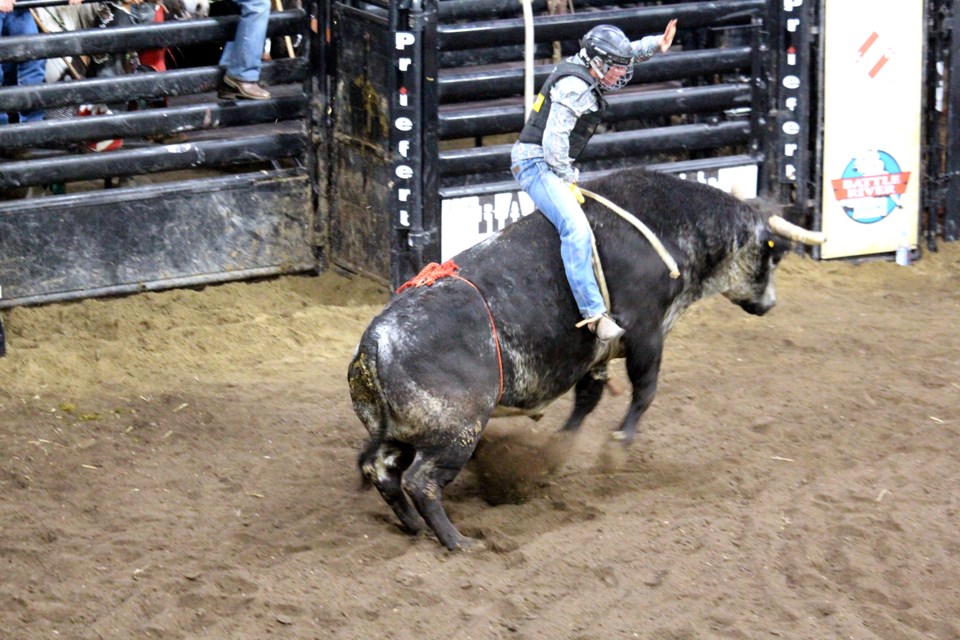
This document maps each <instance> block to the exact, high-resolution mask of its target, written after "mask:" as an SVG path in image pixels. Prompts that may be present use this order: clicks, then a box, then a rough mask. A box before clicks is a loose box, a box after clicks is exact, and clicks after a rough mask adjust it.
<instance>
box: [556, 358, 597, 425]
mask: <svg viewBox="0 0 960 640" xmlns="http://www.w3.org/2000/svg"><path fill="white" fill-rule="evenodd" d="M606 382H607V367H606V365H604V366H602V367H597V368H596V369H594V370H592V371H588V372H587V375H585V376H583V377H582V378H580V380H579V381H578V382H577V386H576V391H575V399H574V403H573V411H572V412H571V413H570V417H569V418H567V421H566V423H564V425H563V427H561V428H560V430H561V431H563V432H565V433H576V432H577V431H579V430H580V427H581V425H583V421H584V419H585V418H586V417H587V416H588V415H590V412H591V411H593V410H594V409H595V408H596V407H597V404H598V403H599V402H600V398H601V397H603V387H604V385H605V384H606Z"/></svg>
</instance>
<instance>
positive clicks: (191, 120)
mask: <svg viewBox="0 0 960 640" xmlns="http://www.w3.org/2000/svg"><path fill="white" fill-rule="evenodd" d="M307 106H308V105H307V97H306V96H304V95H294V96H285V97H279V98H271V99H269V100H258V101H246V102H218V103H212V104H197V105H188V106H185V107H172V108H168V109H164V110H163V113H162V117H158V116H157V112H156V111H133V112H130V113H124V114H114V115H102V116H97V117H95V118H75V119H67V120H47V121H40V122H30V123H26V124H21V125H9V126H5V127H0V149H27V148H31V147H44V146H48V145H61V146H62V145H64V144H69V143H75V142H85V141H90V140H106V139H110V138H128V137H144V136H152V135H159V134H167V133H174V132H184V131H195V130H200V129H213V128H217V127H231V126H239V125H248V124H260V123H265V122H277V121H279V120H294V119H301V118H303V117H304V116H305V115H306V113H307ZM2 172H3V167H2V166H0V173H2Z"/></svg>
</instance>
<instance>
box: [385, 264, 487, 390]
mask: <svg viewBox="0 0 960 640" xmlns="http://www.w3.org/2000/svg"><path fill="white" fill-rule="evenodd" d="M459 270H460V267H459V266H458V265H457V263H455V262H454V261H453V260H452V259H451V260H447V261H446V262H444V263H443V264H437V263H436V262H431V263H430V264H428V265H427V266H425V267H424V268H423V269H421V270H420V273H418V274H417V275H415V276H414V277H412V278H410V279H409V280H407V281H406V282H405V283H403V284H402V285H400V288H398V289H397V294H400V293H402V292H404V291H406V290H407V289H412V288H414V287H431V286H433V283H434V282H436V281H437V280H440V279H442V278H454V279H456V280H460V281H461V282H466V283H467V284H468V285H470V286H471V287H473V290H474V291H476V292H477V295H479V296H480V299H481V300H482V301H483V306H485V307H486V308H487V316H488V317H489V318H490V328H491V330H492V331H493V344H494V346H496V348H497V369H498V370H499V371H500V392H499V393H498V394H497V404H499V403H500V398H502V397H503V357H502V356H501V355H500V336H499V335H497V323H496V322H494V320H493V311H492V310H491V309H490V303H489V302H487V298H486V297H485V296H484V295H483V293H481V291H480V289H478V288H477V285H475V284H473V283H472V282H470V281H469V280H467V279H466V278H464V277H463V276H461V275H458V274H457V271H459Z"/></svg>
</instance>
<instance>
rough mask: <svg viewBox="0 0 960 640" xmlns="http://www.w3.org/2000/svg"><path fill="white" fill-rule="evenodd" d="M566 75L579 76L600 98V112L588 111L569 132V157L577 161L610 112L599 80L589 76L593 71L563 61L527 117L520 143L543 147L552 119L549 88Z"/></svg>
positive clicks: (546, 83)
mask: <svg viewBox="0 0 960 640" xmlns="http://www.w3.org/2000/svg"><path fill="white" fill-rule="evenodd" d="M564 76H576V77H578V78H580V79H581V80H583V81H584V82H586V83H587V84H588V85H590V90H591V91H593V93H594V96H595V97H596V98H597V110H596V111H588V112H586V113H584V114H583V115H582V116H580V117H579V118H578V119H577V123H576V124H575V125H574V126H573V131H571V132H570V157H571V158H572V159H574V160H576V159H577V156H579V155H580V153H581V152H582V151H583V148H584V147H586V146H587V142H588V141H589V140H590V137H591V136H593V132H594V131H596V130H597V126H598V125H599V124H600V121H601V120H603V113H604V112H605V111H606V110H607V101H606V100H604V98H603V94H601V92H600V85H599V83H598V82H597V79H596V78H594V77H593V76H592V75H590V70H589V69H588V68H587V67H584V66H583V65H579V64H575V63H573V62H566V61H564V62H561V63H560V64H558V65H557V68H556V69H554V71H553V73H551V74H550V77H549V78H547V81H546V82H545V83H543V87H542V88H541V89H540V94H539V95H538V96H537V99H536V100H534V101H533V111H532V112H531V113H530V117H529V118H527V123H526V124H525V125H523V130H522V131H521V132H520V142H529V143H532V144H543V132H544V130H545V129H546V127H547V118H549V117H550V106H551V100H550V89H552V88H553V85H554V84H556V83H557V81H558V80H559V79H560V78H563V77H564Z"/></svg>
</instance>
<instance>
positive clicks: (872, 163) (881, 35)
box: [820, 0, 924, 258]
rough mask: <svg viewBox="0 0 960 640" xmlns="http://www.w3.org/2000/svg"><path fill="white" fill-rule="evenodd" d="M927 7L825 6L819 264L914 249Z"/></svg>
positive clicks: (895, 1) (884, 3) (857, 2)
mask: <svg viewBox="0 0 960 640" xmlns="http://www.w3.org/2000/svg"><path fill="white" fill-rule="evenodd" d="M923 20H924V15H923V3H922V2H902V1H900V0H826V5H825V12H824V132H823V162H822V165H821V166H822V170H823V194H822V201H821V210H822V213H823V225H822V228H823V231H824V232H825V233H826V235H827V242H826V243H825V244H824V245H823V246H822V247H821V250H820V255H821V257H822V258H840V257H847V256H858V255H869V254H876V253H888V252H893V251H895V250H896V249H897V247H898V246H900V245H901V244H902V243H904V242H906V243H908V244H910V245H911V246H914V245H916V244H917V230H918V220H919V215H920V180H919V179H918V177H919V173H918V172H919V170H920V151H921V148H920V125H921V119H922V113H921V96H922V93H923V91H922V86H921V80H922V77H923V46H924V42H923V35H924V22H923Z"/></svg>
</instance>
